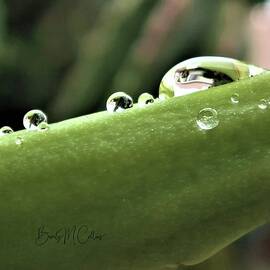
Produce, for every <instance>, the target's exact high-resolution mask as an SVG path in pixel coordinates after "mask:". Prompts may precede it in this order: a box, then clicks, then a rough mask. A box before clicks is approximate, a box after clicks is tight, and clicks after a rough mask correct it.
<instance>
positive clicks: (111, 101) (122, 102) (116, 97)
mask: <svg viewBox="0 0 270 270" xmlns="http://www.w3.org/2000/svg"><path fill="white" fill-rule="evenodd" d="M132 106H133V100H132V97H130V96H129V95H127V94H126V93H124V92H116V93H114V94H112V95H111V96H109V98H108V99H107V103H106V107H107V111H108V112H121V111H124V110H126V109H129V108H131V107H132Z"/></svg>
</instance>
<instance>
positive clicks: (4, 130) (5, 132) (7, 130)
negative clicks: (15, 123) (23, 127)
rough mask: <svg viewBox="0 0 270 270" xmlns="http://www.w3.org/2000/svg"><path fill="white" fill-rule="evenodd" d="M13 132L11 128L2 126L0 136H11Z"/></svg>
mask: <svg viewBox="0 0 270 270" xmlns="http://www.w3.org/2000/svg"><path fill="white" fill-rule="evenodd" d="M13 132H14V131H13V129H12V128H11V127H8V126H4V127H2V128H1V129H0V136H4V135H8V134H11V133H13Z"/></svg>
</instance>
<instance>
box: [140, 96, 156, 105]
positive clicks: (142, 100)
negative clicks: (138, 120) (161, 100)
mask: <svg viewBox="0 0 270 270" xmlns="http://www.w3.org/2000/svg"><path fill="white" fill-rule="evenodd" d="M154 101H155V99H154V97H153V96H152V95H151V94H148V93H143V94H141V95H140V96H139V98H138V105H139V106H141V107H143V106H145V105H147V104H151V103H154Z"/></svg>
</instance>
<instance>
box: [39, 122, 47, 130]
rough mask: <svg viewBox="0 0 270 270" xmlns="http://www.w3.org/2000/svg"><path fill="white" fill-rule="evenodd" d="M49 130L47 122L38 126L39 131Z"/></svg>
mask: <svg viewBox="0 0 270 270" xmlns="http://www.w3.org/2000/svg"><path fill="white" fill-rule="evenodd" d="M48 129H49V124H48V123H47V122H41V123H40V124H39V125H38V131H46V130H48Z"/></svg>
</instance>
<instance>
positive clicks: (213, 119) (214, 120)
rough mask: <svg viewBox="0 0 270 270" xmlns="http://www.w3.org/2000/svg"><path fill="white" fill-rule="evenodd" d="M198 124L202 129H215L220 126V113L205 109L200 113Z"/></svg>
mask: <svg viewBox="0 0 270 270" xmlns="http://www.w3.org/2000/svg"><path fill="white" fill-rule="evenodd" d="M196 122H197V125H198V126H199V128H201V129H204V130H209V129H213V128H215V127H217V126H218V124H219V119H218V113H217V111H216V110H215V109H212V108H204V109H202V110H200V112H199V113H198V116H197V120H196Z"/></svg>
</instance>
